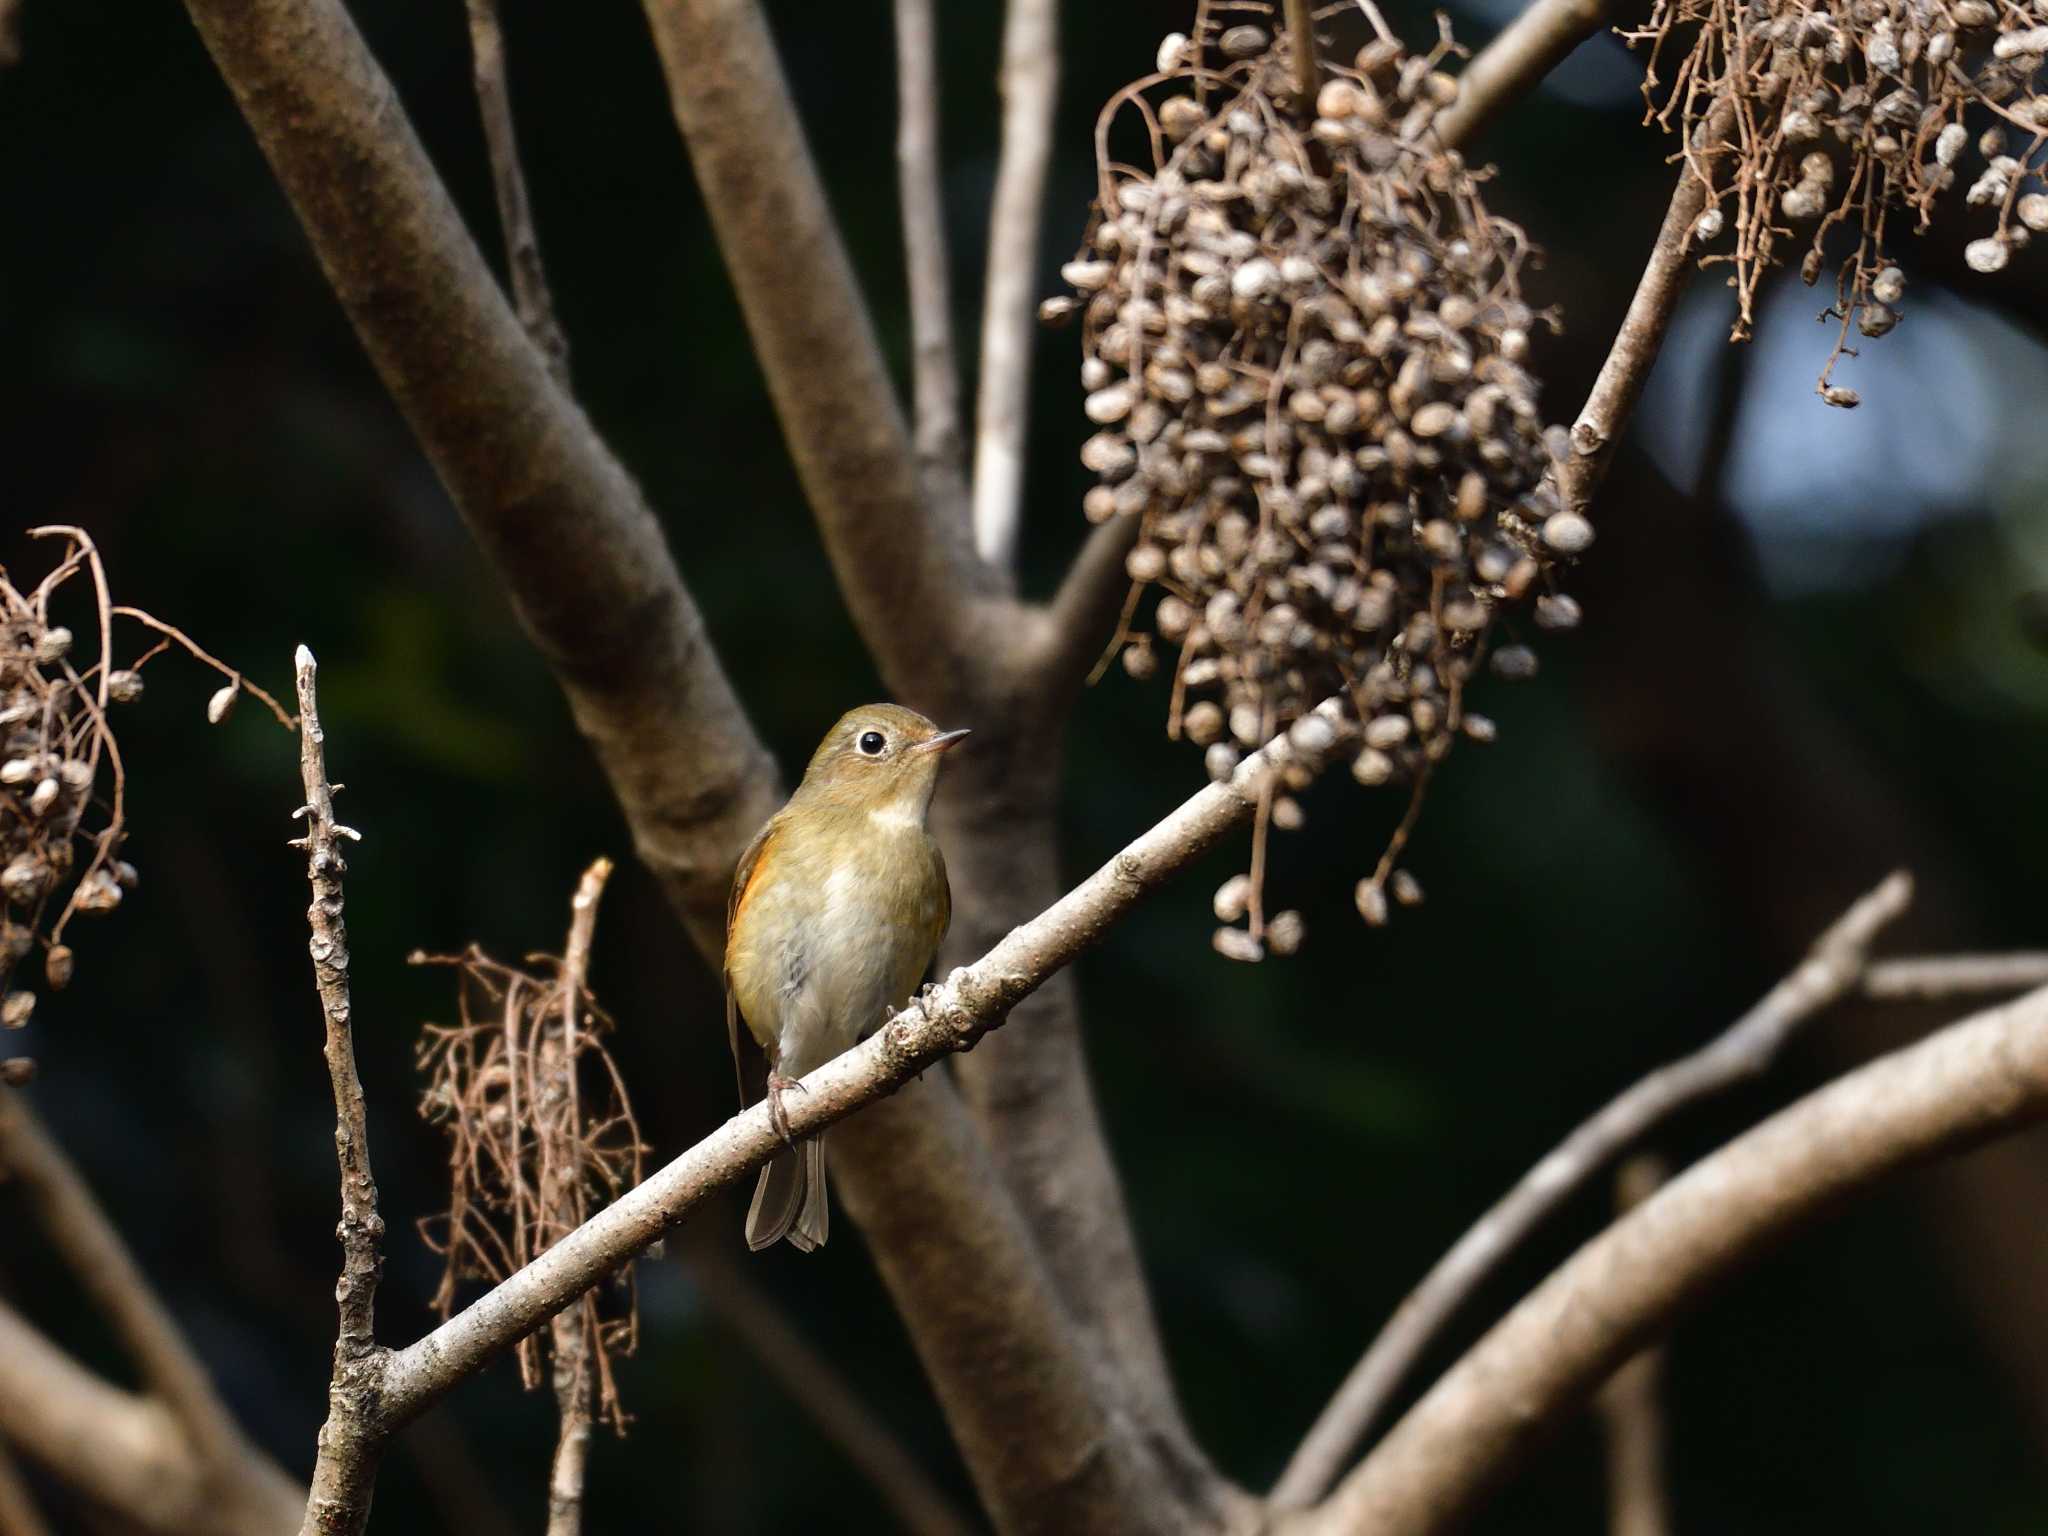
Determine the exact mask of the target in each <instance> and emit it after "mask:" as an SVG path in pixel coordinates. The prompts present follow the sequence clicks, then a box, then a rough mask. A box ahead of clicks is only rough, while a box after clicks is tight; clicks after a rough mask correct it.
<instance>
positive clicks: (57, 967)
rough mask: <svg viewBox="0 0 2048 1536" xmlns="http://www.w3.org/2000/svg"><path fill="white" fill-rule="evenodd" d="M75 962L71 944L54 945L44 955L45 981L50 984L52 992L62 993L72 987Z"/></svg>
mask: <svg viewBox="0 0 2048 1536" xmlns="http://www.w3.org/2000/svg"><path fill="white" fill-rule="evenodd" d="M73 969H74V961H73V957H72V954H71V946H70V945H69V944H52V945H51V946H50V947H49V949H47V950H46V951H44V953H43V980H44V981H46V982H48V983H49V984H50V990H51V991H52V992H62V991H63V990H64V989H65V988H66V987H68V986H70V985H71V973H72V971H73Z"/></svg>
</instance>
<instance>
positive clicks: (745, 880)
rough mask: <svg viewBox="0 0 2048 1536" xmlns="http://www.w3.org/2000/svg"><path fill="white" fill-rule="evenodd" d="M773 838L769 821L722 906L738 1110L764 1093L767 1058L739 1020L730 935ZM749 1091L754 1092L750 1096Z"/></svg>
mask: <svg viewBox="0 0 2048 1536" xmlns="http://www.w3.org/2000/svg"><path fill="white" fill-rule="evenodd" d="M774 834H775V822H774V821H773V820H772V819H771V820H770V821H769V822H768V823H767V824H766V825H764V826H763V827H762V828H761V830H760V831H758V832H756V833H755V834H754V840H753V841H752V842H751V843H749V844H747V850H746V852H744V853H742V854H741V855H740V862H739V866H738V867H737V868H736V869H735V870H734V871H733V876H732V895H731V896H730V897H729V898H728V899H727V901H726V906H725V1035H726V1041H727V1043H728V1044H729V1045H731V1047H732V1069H733V1076H734V1077H735V1078H736V1079H737V1080H738V1082H739V1089H740V1108H741V1109H745V1108H746V1107H747V1106H748V1105H749V1104H751V1103H753V1102H754V1100H756V1099H758V1098H760V1097H761V1096H762V1094H763V1093H765V1092H766V1091H767V1077H768V1070H767V1069H768V1057H767V1052H766V1051H764V1050H762V1048H761V1043H760V1042H759V1041H758V1040H756V1039H755V1038H754V1034H753V1031H752V1030H750V1029H748V1028H746V1027H745V1025H744V1023H743V1021H742V1020H741V1018H740V1000H739V997H738V995H737V994H736V993H735V992H734V991H733V989H732V935H733V930H734V928H736V927H737V926H738V924H739V920H740V909H741V908H742V907H744V906H745V905H746V904H747V892H748V890H749V889H750V888H751V887H752V885H753V883H754V875H755V874H756V872H757V871H758V870H759V869H760V866H761V850H762V849H764V848H766V847H767V846H768V840H769V838H771V837H772V836H774ZM750 1069H751V1070H750ZM750 1078H751V1079H753V1081H752V1083H750V1082H749V1079H750ZM750 1087H751V1088H752V1089H753V1090H754V1091H752V1092H749V1089H750Z"/></svg>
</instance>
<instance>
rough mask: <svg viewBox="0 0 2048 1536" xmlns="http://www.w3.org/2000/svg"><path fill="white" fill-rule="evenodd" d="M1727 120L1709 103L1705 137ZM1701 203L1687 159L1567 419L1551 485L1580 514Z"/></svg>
mask: <svg viewBox="0 0 2048 1536" xmlns="http://www.w3.org/2000/svg"><path fill="white" fill-rule="evenodd" d="M1732 121H1733V116H1732V114H1731V112H1730V111H1729V109H1728V108H1727V107H1725V106H1723V107H1719V108H1716V109H1715V111H1714V113H1713V115H1712V116H1711V117H1710V118H1709V119H1708V120H1707V137H1708V143H1709V144H1710V145H1711V144H1713V143H1716V142H1718V141H1719V140H1720V139H1721V138H1722V137H1723V136H1725V135H1726V134H1727V132H1728V128H1729V125H1730V123H1731V122H1732ZM1706 203H1707V184H1706V183H1705V182H1704V181H1702V180H1701V179H1700V177H1699V173H1697V172H1696V171H1694V170H1693V168H1692V166H1691V164H1690V163H1689V162H1688V163H1687V164H1686V165H1684V166H1682V167H1681V168H1680V170H1679V173H1678V187H1677V189H1676V190H1675V191H1674V192H1673V193H1672V194H1671V204H1670V206H1669V207H1668V208H1667V209H1666V210H1665V212H1664V223H1663V225H1662V226H1661V227H1660V228H1659V229H1658V231H1657V240H1656V243H1655V244H1654V245H1652V246H1651V248H1650V259H1649V261H1648V263H1647V264H1646V265H1645V266H1644V267H1643V275H1642V278H1641V279H1640V280H1639V281H1638V282H1637V284H1636V291H1635V297H1634V298H1632V299H1630V300H1629V305H1628V313H1627V314H1626V315H1625V316H1624V317H1623V318H1622V322H1621V329H1620V330H1619V331H1617V332H1616V333H1615V337H1614V345H1613V346H1612V347H1611V348H1610V349H1609V350H1608V353H1607V361H1606V362H1604V363H1602V364H1601V365H1600V375H1599V377H1598V378H1596V379H1595V380H1594V381H1593V388H1592V391H1591V393H1589V394H1588V395H1587V396H1586V403H1585V406H1584V407H1583V408H1582V409H1581V410H1580V411H1579V418H1578V420H1577V421H1575V422H1573V423H1572V431H1571V440H1572V446H1571V452H1570V453H1568V454H1567V455H1565V457H1564V460H1563V461H1562V462H1561V463H1560V464H1558V466H1557V488H1558V493H1559V495H1560V497H1561V498H1562V500H1563V502H1564V505H1565V507H1566V508H1568V509H1569V510H1571V511H1573V512H1578V513H1582V514H1583V513H1584V512H1585V510H1586V508H1587V506H1588V505H1590V504H1591V502H1592V500H1593V493H1594V492H1595V491H1596V490H1598V489H1599V487H1600V482H1601V480H1602V479H1604V478H1605V477H1606V474H1607V466H1608V465H1609V464H1610V463H1612V462H1613V459H1614V450H1615V445H1616V444H1617V443H1619V442H1620V440H1621V433H1622V429H1623V427H1625V426H1626V425H1627V424H1628V418H1629V415H1630V413H1631V412H1633V411H1634V410H1635V408H1636V402H1637V401H1638V400H1639V399H1641V398H1642V393H1643V386H1644V385H1645V384H1646V383H1648V382H1649V378H1650V369H1651V366H1652V365H1653V364H1655V362H1656V361H1657V353H1658V351H1659V349H1660V348H1661V347H1662V346H1663V345H1664V332H1665V331H1666V330H1667V329H1669V328H1670V325H1671V317H1672V315H1673V314H1674V313H1676V311H1677V309H1678V299H1679V295H1680V294H1682V293H1683V292H1684V291H1685V282H1686V279H1687V278H1688V277H1689V276H1691V274H1692V269H1693V260H1692V252H1691V239H1692V229H1693V224H1694V222H1695V221H1696V220H1697V219H1698V218H1699V216H1700V212H1701V210H1702V209H1704V208H1705V207H1706Z"/></svg>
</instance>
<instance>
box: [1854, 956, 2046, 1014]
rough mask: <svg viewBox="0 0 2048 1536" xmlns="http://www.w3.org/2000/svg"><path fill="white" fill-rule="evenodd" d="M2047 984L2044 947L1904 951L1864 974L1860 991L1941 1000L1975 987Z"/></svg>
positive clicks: (1904, 998) (1897, 997) (1985, 989)
mask: <svg viewBox="0 0 2048 1536" xmlns="http://www.w3.org/2000/svg"><path fill="white" fill-rule="evenodd" d="M2042 986H2048V951H2041V950H2034V951H2022V952H2020V953H2017V954H2010V955H1902V956H1900V957H1899V958H1897V959H1894V960H1879V961H1876V962H1875V963H1874V964H1872V966H1871V967H1870V969H1869V970H1867V971H1865V972H1864V973H1863V995H1864V996H1865V997H1874V998H1882V999H1884V1000H1886V1001H1910V1002H1940V1001H1942V1000H1944V999H1947V998H1952V997H1967V996H1969V995H1970V994H1971V993H1973V992H2028V991H2031V990H2033V989H2034V988H2035V987H2042Z"/></svg>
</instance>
